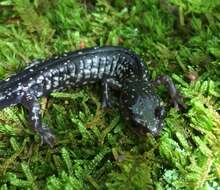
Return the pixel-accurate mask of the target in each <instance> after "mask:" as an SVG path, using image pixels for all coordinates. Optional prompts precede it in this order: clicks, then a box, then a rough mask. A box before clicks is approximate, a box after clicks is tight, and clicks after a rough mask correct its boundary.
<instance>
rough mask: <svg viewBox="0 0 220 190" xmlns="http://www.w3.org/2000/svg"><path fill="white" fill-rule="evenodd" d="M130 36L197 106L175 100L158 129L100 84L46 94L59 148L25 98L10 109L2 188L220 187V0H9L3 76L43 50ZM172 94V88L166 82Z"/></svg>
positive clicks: (2, 143) (2, 138) (3, 7)
mask: <svg viewBox="0 0 220 190" xmlns="http://www.w3.org/2000/svg"><path fill="white" fill-rule="evenodd" d="M96 45H98V46H103V45H121V46H124V47H128V48H131V49H132V50H134V51H135V52H137V54H139V55H140V56H141V57H142V58H143V59H144V61H145V63H146V64H147V66H148V68H149V71H150V75H151V77H152V78H153V79H155V78H156V76H158V75H161V74H167V75H169V76H171V78H172V79H173V81H174V83H175V84H176V86H177V88H178V90H179V91H180V92H181V94H183V95H184V97H185V98H184V102H185V104H186V105H187V109H185V110H181V111H177V110H175V109H174V108H172V107H171V106H170V105H169V104H168V105H167V117H166V120H165V127H164V129H163V130H162V132H161V134H160V136H159V137H158V138H154V137H153V136H152V135H150V134H145V135H142V136H137V134H136V133H135V129H131V128H130V127H128V126H127V125H126V124H125V123H124V121H123V118H122V117H121V116H120V114H119V110H118V109H117V108H115V109H113V110H110V111H106V112H104V111H103V110H102V109H101V105H100V104H101V103H100V102H101V101H100V99H101V96H100V94H101V93H100V85H99V84H97V85H93V86H87V87H84V88H80V89H73V90H71V91H67V92H62V93H53V94H51V95H50V97H48V98H42V99H41V100H40V101H41V105H42V107H43V109H42V110H43V111H42V115H43V120H44V122H45V123H47V124H48V125H49V127H50V128H52V130H53V131H54V133H55V134H56V138H57V140H56V145H55V147H54V148H53V149H50V148H49V147H48V146H46V145H44V146H40V138H39V136H38V135H37V134H35V133H34V132H33V131H32V130H31V129H30V128H29V127H28V126H29V123H28V118H27V111H26V110H25V109H24V108H23V107H21V106H15V107H10V108H5V109H3V110H1V111H0V189H1V190H7V189H12V190H15V189H33V190H40V189H49V190H54V189H55V190H56V189H57V190H58V189H66V190H69V189H70V190H72V189H73V190H81V189H86V190H87V189H88V190H90V189H110V190H125V189H126V190H139V189H140V190H142V189H143V190H146V189H156V190H162V189H165V190H175V189H180V190H184V189H187V190H188V189H189V190H191V189H199V190H200V189H201V190H218V189H219V190H220V1H219V0H133V1H131V0H126V1H125V0H109V1H107V0H90V1H89V0H81V1H80V0H78V1H77V0H2V1H0V78H1V79H4V78H7V77H8V76H10V75H11V74H14V73H16V72H18V71H20V70H22V69H23V68H24V67H25V66H27V65H28V64H29V63H30V61H31V60H33V59H45V58H48V57H51V56H52V55H54V54H62V53H63V52H65V51H73V50H76V49H79V48H83V47H91V46H96ZM158 93H159V94H160V95H161V97H162V98H163V99H164V100H165V102H168V100H167V99H166V96H167V94H166V91H165V89H164V88H161V89H159V90H158Z"/></svg>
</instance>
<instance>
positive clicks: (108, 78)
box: [0, 46, 181, 147]
mask: <svg viewBox="0 0 220 190" xmlns="http://www.w3.org/2000/svg"><path fill="white" fill-rule="evenodd" d="M97 81H101V84H102V105H103V108H105V107H110V106H111V96H110V91H111V90H117V91H119V92H120V94H121V98H120V104H119V106H120V108H121V110H123V112H124V117H125V119H126V120H129V121H130V122H131V124H132V125H133V126H135V127H140V128H144V129H146V130H147V131H148V132H151V133H152V134H154V135H157V134H158V133H159V131H160V130H161V128H162V127H163V118H164V115H165V111H164V108H163V106H162V105H161V103H160V102H161V101H160V98H159V97H158V96H157V95H156V94H155V92H154V86H155V85H160V84H165V85H166V86H167V88H168V91H169V94H170V96H171V100H172V101H173V103H174V106H175V107H177V108H178V105H179V104H181V103H180V101H179V100H180V98H179V96H178V93H177V91H176V88H175V86H174V84H173V83H172V81H171V79H170V78H169V77H167V76H161V77H159V78H158V79H157V80H155V81H151V80H150V78H149V73H148V71H147V68H146V65H145V64H144V62H143V61H142V60H141V59H140V58H139V57H138V55H136V54H135V53H134V52H132V51H131V50H129V49H126V48H122V47H117V46H115V47H114V46H106V47H94V48H85V49H81V50H78V51H75V52H70V53H67V54H64V55H63V56H61V57H55V58H51V59H48V60H45V61H33V62H32V64H31V65H30V66H29V67H27V68H26V69H24V70H23V71H22V72H20V73H18V74H16V75H13V76H11V77H10V78H8V79H6V80H3V81H1V82H0V109H3V108H5V107H8V106H12V105H16V104H22V105H23V106H24V107H26V108H27V109H28V111H29V119H30V123H31V126H32V127H33V129H34V130H35V131H37V132H38V133H39V134H40V136H41V143H47V144H48V145H49V146H51V147H52V146H53V143H54V138H55V137H54V135H53V134H52V133H51V131H50V129H49V128H48V127H47V126H46V125H45V124H42V123H41V116H40V104H39V102H38V98H39V97H42V96H48V95H49V94H50V93H51V92H55V91H62V90H64V89H67V88H74V87H81V86H83V85H86V84H89V83H95V82H97Z"/></svg>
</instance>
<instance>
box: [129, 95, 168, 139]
mask: <svg viewBox="0 0 220 190" xmlns="http://www.w3.org/2000/svg"><path fill="white" fill-rule="evenodd" d="M129 115H130V120H131V123H132V125H133V126H134V127H138V128H143V129H144V130H146V131H148V132H150V133H151V134H152V135H154V136H157V135H158V134H159V132H160V130H161V129H162V128H163V120H164V117H165V109H164V107H163V106H161V104H160V100H159V98H158V97H157V96H138V97H137V98H136V99H135V101H133V103H132V105H130V106H129Z"/></svg>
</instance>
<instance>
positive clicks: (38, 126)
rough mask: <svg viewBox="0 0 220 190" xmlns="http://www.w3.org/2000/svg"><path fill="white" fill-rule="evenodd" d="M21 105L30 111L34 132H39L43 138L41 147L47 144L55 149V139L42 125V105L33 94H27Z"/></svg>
mask: <svg viewBox="0 0 220 190" xmlns="http://www.w3.org/2000/svg"><path fill="white" fill-rule="evenodd" d="M21 104H22V105H24V106H25V107H26V108H27V109H28V111H29V119H30V122H31V126H32V127H33V130H34V131H36V132H38V133H39V134H40V137H41V145H42V144H43V143H47V144H48V145H49V146H50V147H53V144H54V140H55V137H54V135H53V134H52V132H51V131H50V129H49V128H48V127H47V126H46V125H45V124H42V123H41V115H40V104H39V103H38V101H37V98H36V97H35V96H33V95H31V94H25V95H24V96H23V97H22V100H21Z"/></svg>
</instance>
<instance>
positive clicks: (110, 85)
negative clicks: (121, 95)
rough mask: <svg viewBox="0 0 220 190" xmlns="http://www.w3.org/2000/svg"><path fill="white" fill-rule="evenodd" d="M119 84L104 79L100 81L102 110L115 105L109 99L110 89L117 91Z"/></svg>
mask: <svg viewBox="0 0 220 190" xmlns="http://www.w3.org/2000/svg"><path fill="white" fill-rule="evenodd" d="M120 87H121V86H120V84H119V83H118V82H117V81H114V80H113V79H109V78H107V79H104V80H103V81H102V108H104V109H105V108H110V107H112V105H113V104H114V103H115V101H112V97H110V89H115V90H119V88H120Z"/></svg>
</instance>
